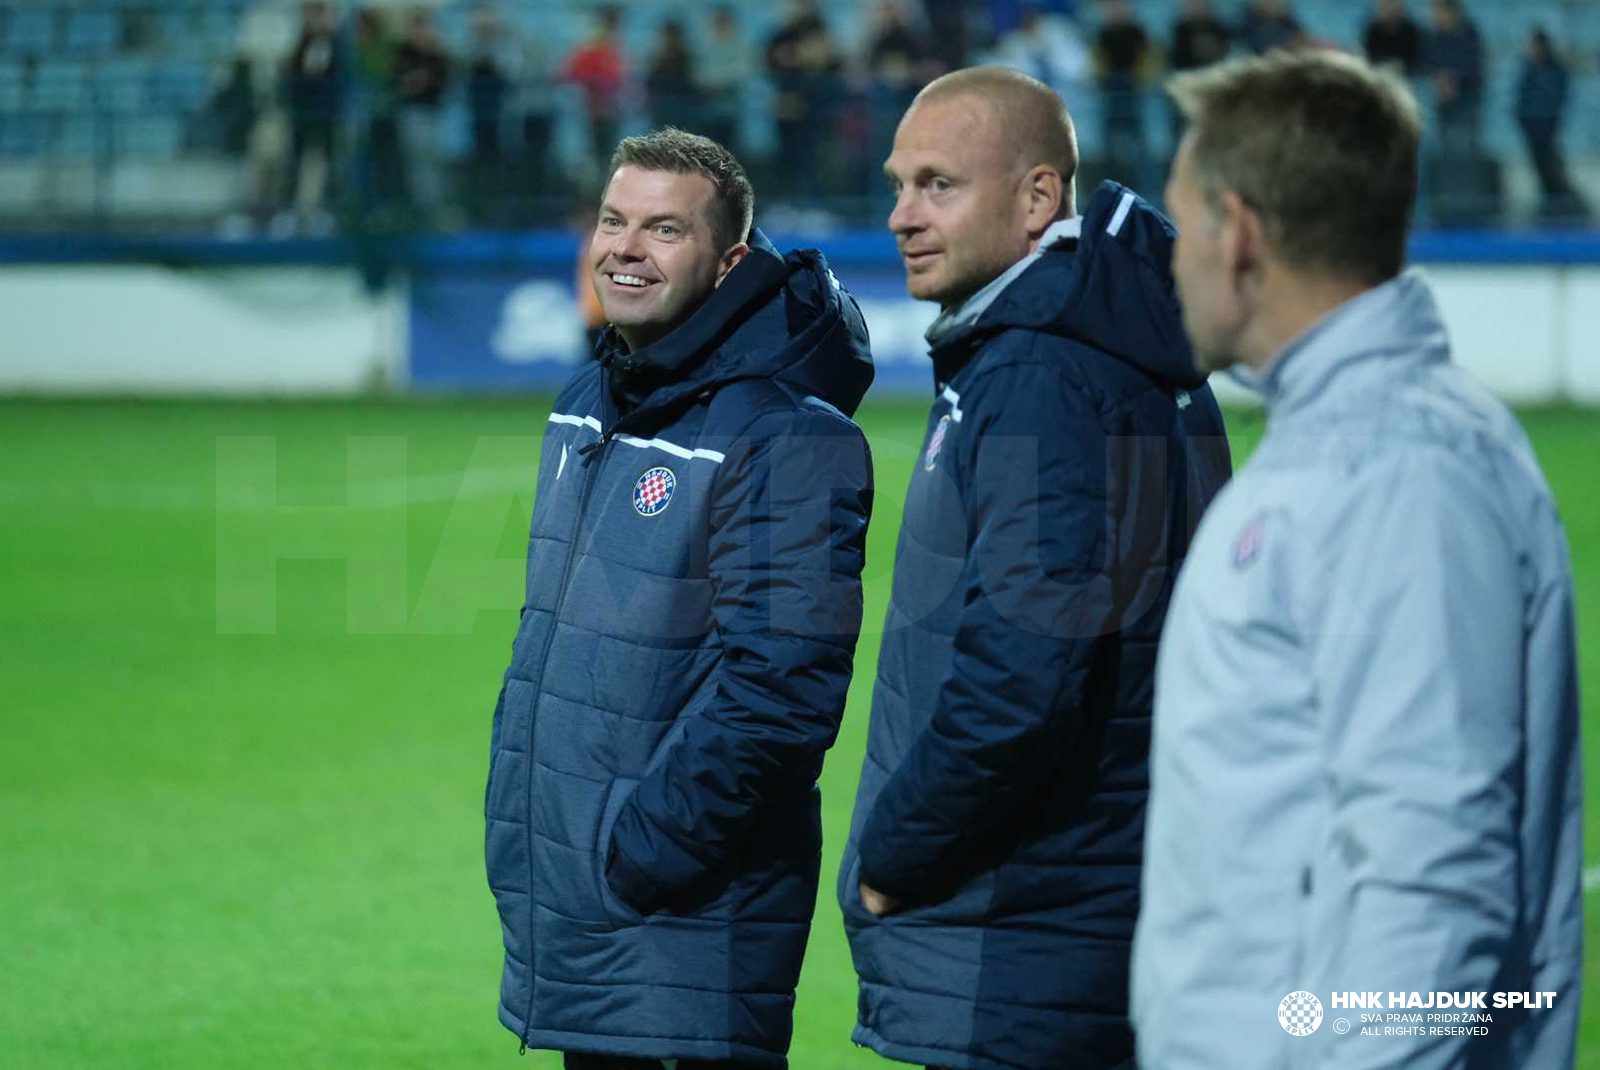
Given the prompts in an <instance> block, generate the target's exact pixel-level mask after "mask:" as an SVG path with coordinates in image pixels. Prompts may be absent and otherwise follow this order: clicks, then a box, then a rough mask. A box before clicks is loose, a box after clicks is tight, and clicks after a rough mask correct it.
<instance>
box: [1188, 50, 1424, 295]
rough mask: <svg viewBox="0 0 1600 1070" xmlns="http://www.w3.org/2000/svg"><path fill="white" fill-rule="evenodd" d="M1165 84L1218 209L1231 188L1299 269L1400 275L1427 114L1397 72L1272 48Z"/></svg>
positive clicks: (1324, 54) (1367, 276) (1338, 56)
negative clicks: (1423, 114)
mask: <svg viewBox="0 0 1600 1070" xmlns="http://www.w3.org/2000/svg"><path fill="white" fill-rule="evenodd" d="M1167 86H1168V92H1170V93H1171V94H1172V97H1173V99H1174V100H1175V101H1176V102H1177V105H1178V109H1179V110H1180V111H1181V112H1182V113H1183V115H1184V117H1185V118H1186V119H1188V121H1189V127H1190V135H1189V136H1190V139H1191V140H1190V144H1191V157H1190V158H1191V161H1192V162H1193V164H1194V168H1195V174H1196V177H1197V181H1198V184H1199V186H1200V188H1201V190H1202V191H1203V193H1204V194H1205V197H1206V200H1207V203H1208V204H1209V205H1211V206H1212V208H1213V209H1215V208H1216V207H1217V206H1218V205H1219V204H1220V202H1221V198H1222V195H1223V194H1224V193H1228V192H1232V193H1235V194H1237V195H1238V196H1239V198H1240V199H1241V200H1243V201H1244V202H1245V204H1247V205H1249V206H1250V207H1251V208H1253V209H1254V210H1255V211H1256V212H1258V213H1259V214H1260V216H1261V220H1262V224H1263V226H1264V227H1265V230H1266V238H1267V241H1268V242H1270V243H1271V244H1272V246H1273V248H1274V249H1275V250H1276V251H1277V252H1278V254H1279V255H1280V256H1282V257H1283V259H1284V260H1285V261H1286V262H1287V263H1289V264H1291V265H1293V266H1295V267H1299V268H1302V269H1310V270H1320V271H1325V272H1329V273H1333V274H1339V275H1345V276H1351V277H1356V278H1359V279H1361V280H1362V281H1364V282H1367V283H1369V284H1376V283H1379V282H1383V281H1384V280H1387V279H1391V278H1393V277H1394V276H1395V275H1398V274H1399V273H1400V270H1401V268H1402V267H1403V266H1404V265H1405V248H1406V234H1407V232H1408V231H1409V230H1410V228H1411V213H1412V209H1413V206H1414V205H1415V203H1416V197H1417V145H1418V142H1419V140H1420V138H1421V133H1422V120H1421V115H1420V112H1419V111H1418V108H1417V102H1416V98H1415V97H1413V96H1412V95H1411V90H1409V89H1408V88H1406V85H1405V83H1404V82H1402V81H1401V80H1400V79H1399V78H1398V77H1396V76H1394V75H1392V74H1389V73H1387V72H1385V71H1380V70H1378V69H1377V68H1375V67H1373V66H1372V65H1370V64H1368V63H1367V62H1366V61H1365V60H1362V59H1358V58H1356V57H1355V56H1350V55H1346V54H1344V53H1338V52H1332V51H1328V50H1322V49H1316V50H1307V51H1298V52H1286V51H1282V50H1276V51H1272V52H1268V53H1267V54H1266V55H1263V56H1257V57H1250V58H1244V59H1235V60H1229V61H1227V62H1225V63H1219V64H1216V65H1215V66H1212V67H1206V68H1202V69H1200V70H1196V71H1189V72H1186V73H1184V74H1179V75H1176V76H1174V77H1173V78H1172V79H1170V80H1169V81H1168V83H1167Z"/></svg>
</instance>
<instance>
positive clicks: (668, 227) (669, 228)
mask: <svg viewBox="0 0 1600 1070" xmlns="http://www.w3.org/2000/svg"><path fill="white" fill-rule="evenodd" d="M656 233H657V234H659V235H661V236H662V237H663V238H675V237H677V236H678V228H677V227H675V226H673V225H672V224H671V223H663V224H661V225H660V226H659V227H657V228H656Z"/></svg>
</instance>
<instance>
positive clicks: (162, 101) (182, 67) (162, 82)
mask: <svg viewBox="0 0 1600 1070" xmlns="http://www.w3.org/2000/svg"><path fill="white" fill-rule="evenodd" d="M210 91H211V78H210V71H209V69H208V68H207V66H206V64H205V63H204V62H201V61H197V60H169V61H166V62H164V63H162V64H160V65H159V66H158V67H157V68H156V69H155V71H154V74H153V77H152V85H151V102H152V104H154V105H156V106H158V107H164V108H170V109H175V110H178V111H194V110H196V109H198V108H201V107H203V106H204V105H205V102H206V98H207V97H208V96H209V95H210Z"/></svg>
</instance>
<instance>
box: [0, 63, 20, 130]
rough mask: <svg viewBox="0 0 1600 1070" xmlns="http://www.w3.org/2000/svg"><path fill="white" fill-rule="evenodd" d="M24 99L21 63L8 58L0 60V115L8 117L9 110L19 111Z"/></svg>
mask: <svg viewBox="0 0 1600 1070" xmlns="http://www.w3.org/2000/svg"><path fill="white" fill-rule="evenodd" d="M24 99H25V98H24V89H23V80H22V64H20V63H17V62H16V61H14V60H9V59H4V60H0V115H4V116H5V117H6V118H9V117H10V115H9V113H10V112H14V111H20V110H21V109H22V105H23V103H24ZM3 121H4V120H0V122H3Z"/></svg>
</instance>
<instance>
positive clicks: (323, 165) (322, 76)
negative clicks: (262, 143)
mask: <svg viewBox="0 0 1600 1070" xmlns="http://www.w3.org/2000/svg"><path fill="white" fill-rule="evenodd" d="M343 66H344V64H343V58H342V52H341V49H340V44H339V37H338V26H337V24H336V22H335V21H334V15H333V5H332V4H330V3H328V2H327V0H309V2H307V3H304V4H301V5H300V36H299V38H298V39H297V40H296V41H295V45H294V49H293V51H291V52H290V53H289V60H288V63H287V65H286V67H285V70H284V76H283V80H284V86H285V91H286V96H287V98H288V101H289V123H290V149H289V174H290V175H291V176H293V181H294V214H293V216H286V215H280V216H279V217H278V218H276V219H275V220H274V221H273V229H274V230H275V231H277V232H279V233H287V232H288V231H289V230H291V229H294V228H296V227H298V228H300V229H303V230H306V231H308V232H310V233H313V234H326V233H328V232H329V231H331V230H332V229H333V216H332V214H331V213H330V212H329V211H328V208H327V193H328V173H329V171H330V170H331V169H332V167H333V161H334V143H335V140H336V137H337V132H338V128H339V121H340V119H341V118H342V115H343V109H344V71H343Z"/></svg>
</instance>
